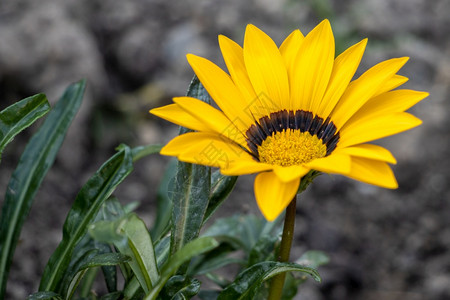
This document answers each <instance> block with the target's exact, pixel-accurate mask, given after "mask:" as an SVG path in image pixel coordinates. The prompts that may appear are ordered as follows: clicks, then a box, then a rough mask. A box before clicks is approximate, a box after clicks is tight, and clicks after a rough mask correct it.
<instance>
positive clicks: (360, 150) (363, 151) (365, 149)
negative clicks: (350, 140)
mask: <svg viewBox="0 0 450 300" xmlns="http://www.w3.org/2000/svg"><path fill="white" fill-rule="evenodd" d="M333 153H343V154H347V155H350V156H353V157H361V158H368V159H373V160H379V161H383V162H387V163H390V164H396V163H397V160H396V159H395V157H394V156H393V155H392V153H391V152H390V151H389V150H387V149H386V148H383V147H381V146H378V145H373V144H361V145H356V146H352V147H346V148H342V149H336V150H335V151H334V152H333Z"/></svg>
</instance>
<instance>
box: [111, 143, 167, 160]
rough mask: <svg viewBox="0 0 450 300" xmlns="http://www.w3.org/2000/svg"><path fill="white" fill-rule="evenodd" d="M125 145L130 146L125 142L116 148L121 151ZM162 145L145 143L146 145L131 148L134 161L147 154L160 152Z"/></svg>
mask: <svg viewBox="0 0 450 300" xmlns="http://www.w3.org/2000/svg"><path fill="white" fill-rule="evenodd" d="M124 147H128V146H127V145H125V144H120V145H119V146H117V148H116V150H117V151H120V150H122V149H123V148H124ZM161 148H162V145H144V146H137V147H135V148H133V149H131V155H132V156H133V162H136V161H138V160H140V159H141V158H144V157H146V156H149V155H151V154H155V153H158V152H159V151H161Z"/></svg>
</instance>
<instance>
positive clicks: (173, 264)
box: [145, 237, 219, 300]
mask: <svg viewBox="0 0 450 300" xmlns="http://www.w3.org/2000/svg"><path fill="white" fill-rule="evenodd" d="M218 245H219V243H218V242H217V241H216V240H215V239H214V238H211V237H201V238H197V239H195V240H193V241H191V242H189V243H188V244H186V245H185V246H184V247H183V248H181V249H180V250H178V251H177V252H176V253H175V254H174V255H173V256H171V257H170V258H169V260H168V261H167V263H166V264H164V267H163V268H162V270H161V276H160V278H159V281H158V283H157V284H156V285H155V286H154V287H153V289H152V290H151V291H150V293H149V294H147V296H146V297H145V300H154V299H156V297H157V296H158V294H159V292H160V291H161V289H162V288H163V286H164V285H165V284H166V282H167V281H168V280H169V278H170V277H171V276H172V275H174V274H175V272H176V271H177V270H178V268H179V267H180V266H181V265H182V264H184V263H186V262H188V261H189V260H191V258H192V257H194V256H196V255H201V254H202V253H205V252H208V251H210V250H212V249H214V248H215V247H217V246H218Z"/></svg>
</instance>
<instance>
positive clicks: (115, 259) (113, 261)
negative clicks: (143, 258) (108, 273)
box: [66, 253, 131, 300]
mask: <svg viewBox="0 0 450 300" xmlns="http://www.w3.org/2000/svg"><path fill="white" fill-rule="evenodd" d="M130 260H131V258H130V257H129V256H126V255H123V254H120V253H104V254H94V255H88V256H87V257H86V258H85V260H84V263H83V264H82V265H81V266H80V267H79V268H78V271H77V273H76V274H75V276H74V277H73V278H72V280H71V282H70V286H69V290H68V291H67V297H66V299H69V300H70V299H72V297H73V295H74V293H75V290H76V288H77V286H78V284H79V283H80V281H81V279H82V278H83V276H84V274H86V272H87V271H88V270H89V269H90V268H95V267H100V266H115V265H118V264H121V263H125V262H128V261H130Z"/></svg>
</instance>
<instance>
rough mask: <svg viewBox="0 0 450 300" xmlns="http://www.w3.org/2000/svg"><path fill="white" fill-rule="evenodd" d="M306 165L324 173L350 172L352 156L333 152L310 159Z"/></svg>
mask: <svg viewBox="0 0 450 300" xmlns="http://www.w3.org/2000/svg"><path fill="white" fill-rule="evenodd" d="M306 167H308V168H310V169H314V170H317V171H321V172H324V173H335V174H347V173H348V172H350V157H349V156H348V155H347V154H335V153H332V154H330V155H329V156H326V157H323V158H318V159H314V160H312V161H310V162H309V163H307V164H306Z"/></svg>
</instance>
